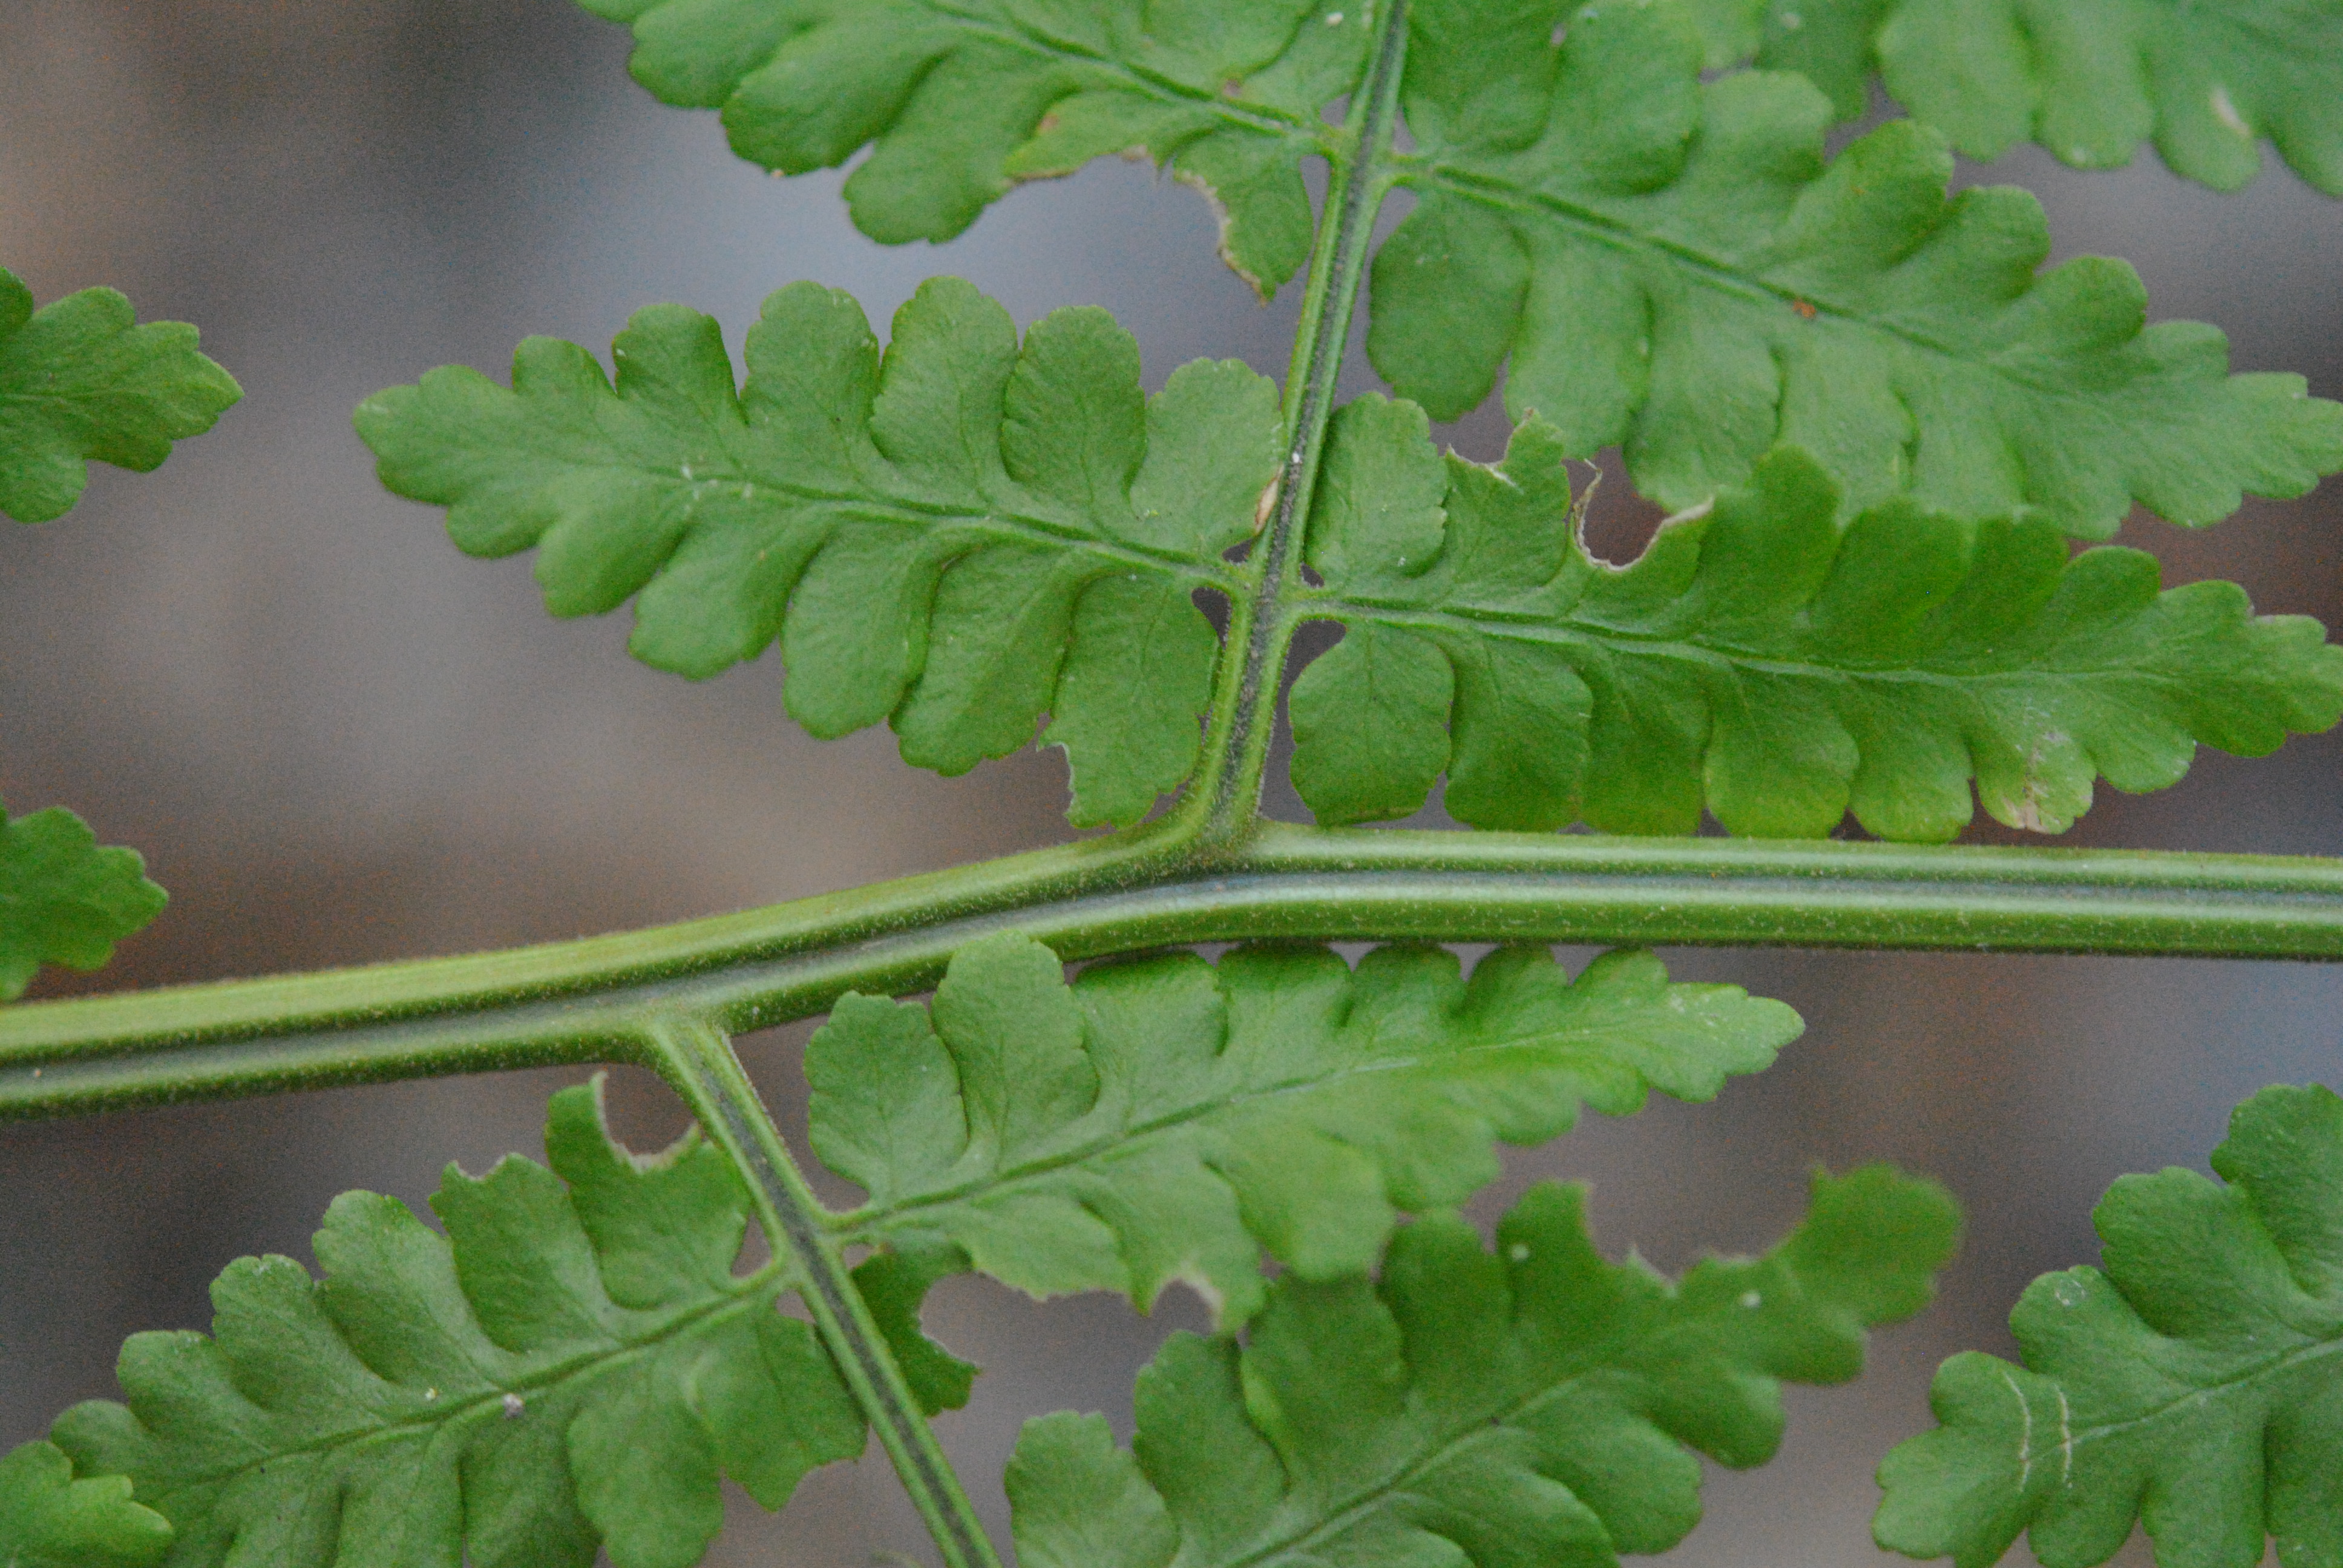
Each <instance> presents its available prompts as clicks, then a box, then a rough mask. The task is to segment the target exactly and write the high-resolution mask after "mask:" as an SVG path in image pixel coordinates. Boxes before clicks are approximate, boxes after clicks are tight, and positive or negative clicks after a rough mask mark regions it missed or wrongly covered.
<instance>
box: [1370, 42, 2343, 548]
mask: <svg viewBox="0 0 2343 1568" xmlns="http://www.w3.org/2000/svg"><path fill="white" fill-rule="evenodd" d="M1931 4H1932V5H1934V4H1935V0H1931ZM1524 12H1534V13H1535V18H1534V19H1543V18H1544V17H1546V16H1549V15H1551V16H1552V17H1553V18H1554V19H1556V20H1559V19H1560V18H1561V17H1562V16H1563V15H1564V13H1565V7H1564V6H1563V5H1559V4H1554V5H1544V6H1528V7H1515V6H1493V5H1483V3H1482V0H1419V4H1418V5H1416V6H1415V8H1414V9H1413V11H1412V13H1411V15H1412V17H1413V28H1414V38H1413V45H1412V46H1411V52H1410V54H1409V56H1408V62H1407V77H1406V83H1405V104H1406V110H1407V115H1408V120H1409V125H1410V126H1411V127H1412V128H1413V131H1414V134H1415V136H1416V143H1417V146H1416V151H1415V153H1414V155H1413V156H1412V157H1410V158H1409V159H1407V160H1406V161H1405V162H1404V164H1403V170H1402V175H1403V183H1404V184H1405V185H1407V186H1409V187H1411V188H1412V189H1413V190H1414V191H1415V193H1416V195H1417V205H1416V207H1415V210H1414V211H1413V212H1412V213H1411V214H1410V215H1409V216H1408V217H1407V218H1406V220H1405V221H1404V222H1403V223H1402V224H1401V225H1400V226H1399V228H1398V230H1397V231H1396V232H1395V233H1393V236H1392V237H1391V239H1390V240H1389V241H1388V242H1387V243H1386V244H1385V245H1384V246H1383V248H1382V250H1381V252H1380V253H1379V254H1378V255H1377V256H1376V258H1375V263H1374V273H1373V327H1372V330H1371V332H1370V335H1369V337H1368V348H1369V352H1370V353H1371V354H1372V356H1373V359H1374V362H1375V365H1376V367H1377V368H1378V369H1380V370H1381V371H1382V372H1383V375H1384V376H1385V377H1387V378H1388V379H1389V380H1390V381H1391V382H1392V384H1393V387H1396V388H1397V389H1398V390H1399V391H1400V392H1402V393H1403V394H1405V395H1406V396H1408V397H1412V398H1414V399H1415V400H1417V401H1419V402H1421V403H1423V405H1424V406H1425V407H1427V408H1429V409H1430V410H1431V411H1432V413H1433V416H1434V417H1437V418H1443V419H1448V418H1454V417H1458V416H1459V415H1461V414H1463V412H1464V411H1465V410H1466V409H1468V408H1471V407H1473V406H1475V405H1477V404H1478V403H1480V401H1481V400H1482V399H1483V397H1486V396H1487V394H1488V392H1489V390H1490V388H1491V387H1492V386H1493V383H1494V380H1495V377H1496V376H1497V374H1498V371H1499V369H1500V367H1503V368H1504V369H1505V374H1506V381H1505V403H1506V407H1508V408H1509V409H1510V410H1511V411H1512V412H1513V416H1514V417H1516V418H1526V417H1529V416H1530V415H1531V414H1533V413H1534V414H1536V415H1537V416H1539V417H1542V418H1544V420H1546V421H1547V422H1548V423H1550V424H1552V425H1553V426H1554V427H1555V428H1556V429H1557V430H1559V431H1560V432H1561V433H1562V437H1563V439H1564V444H1565V446H1566V447H1567V448H1568V449H1569V451H1570V452H1571V454H1572V455H1573V456H1579V457H1584V456H1589V455H1592V454H1593V453H1594V451H1596V450H1597V449H1599V448H1602V447H1607V446H1613V445H1624V447H1625V448H1626V456H1627V463H1628V467H1629V470H1630V472H1632V473H1633V474H1634V478H1635V483H1636V486H1637V487H1638V488H1639V489H1640V490H1642V491H1643V492H1644V494H1645V495H1648V496H1650V497H1652V498H1654V499H1655V500H1657V501H1659V502H1660V503H1661V504H1663V505H1664V506H1667V507H1671V508H1682V507H1686V506H1691V505H1694V504H1696V503H1697V502H1699V501H1700V500H1701V499H1702V498H1704V497H1706V496H1707V495H1709V494H1710V493H1711V492H1713V491H1714V490H1715V488H1716V487H1718V486H1720V485H1727V484H1735V483H1738V482H1740V481H1741V480H1742V479H1744V478H1745V477H1746V476H1747V475H1748V473H1749V471H1750V468H1751V467H1752V466H1753V465H1754V464H1755V462H1756V461H1757V459H1758V458H1759V457H1762V456H1763V455H1764V454H1765V452H1766V451H1767V450H1768V449H1770V448H1771V447H1774V446H1775V445H1777V444H1781V443H1785V442H1786V443H1789V444H1792V445H1796V446H1800V447H1805V449H1806V450H1807V451H1809V452H1810V453H1812V454H1813V455H1814V457H1815V459H1816V460H1817V461H1819V462H1820V463H1821V464H1822V465H1823V466H1824V467H1825V469H1827V470H1828V471H1829V472H1830V474H1831V475H1832V476H1833V477H1835V479H1836V480H1837V482H1838V484H1839V486H1840V488H1841V491H1842V494H1843V497H1844V498H1845V504H1846V506H1847V508H1848V509H1849V510H1850V511H1859V510H1862V509H1864V508H1868V507H1871V506H1874V505H1876V504H1877V503H1879V502H1881V501H1883V500H1885V499H1886V498H1889V497H1890V496H1894V495H1898V494H1907V493H1908V494H1910V495H1912V496H1913V497H1915V498H1916V499H1918V500H1919V501H1920V502H1921V503H1922V504H1924V505H1926V506H1930V507H1935V508H1942V509H1944V510H1946V511H1951V512H1956V513H1959V514H1961V515H1963V516H1969V517H1983V516H1990V515H1995V514H2006V513H2010V512H2016V511H2020V510H2022V511H2024V512H2026V513H2028V514H2038V515H2040V516H2043V517H2045V518H2049V519H2050V520H2051V521H2053V522H2055V523H2056V524H2057V525H2058V526H2059V527H2060V528H2064V529H2065V530H2066V532H2068V533H2070V534H2072V535H2074V536H2076V537H2077V538H2107V536H2109V535H2111V534H2112V533H2114V532H2115V530H2116V528H2117V525H2118V524H2119V523H2120V522H2121V521H2122V520H2123V518H2124V516H2125V514H2126V513H2127V511H2128V510H2129V509H2130V508H2131V507H2132V506H2133V504H2134V503H2137V504H2139V505H2141V506H2145V507H2147V508H2149V509H2150V510H2152V511H2155V512H2157V513H2158V514H2160V515H2161V516H2163V517H2165V518H2170V519H2171V520H2173V521H2175V522H2177V523H2184V524H2188V525H2191V526H2195V525H2201V524H2207V523H2212V522H2216V521H2217V520H2219V519H2220V518H2225V517H2227V516H2228V515H2229V514H2230V513H2231V512H2233V511H2235V510H2236V509H2237V507H2238V505H2239V503H2240V500H2241V498H2242V497H2243V496H2245V495H2247V494H2253V495H2263V496H2278V497H2291V496H2298V495H2301V494H2303V493H2305V492H2307V491H2308V490H2309V489H2310V488H2311V487H2313V486H2315V485H2316V484H2317V483H2318V479H2319V477H2321V476H2322V475H2325V474H2328V473H2332V472H2335V471H2337V470H2338V469H2343V405H2338V404H2334V403H2329V402H2326V401H2323V400H2319V399H2315V398H2311V397H2308V396H2307V395H2306V383H2305V382H2304V380H2303V379H2302V377H2298V376H2280V375H2249V376H2231V375H2229V374H2228V373H2227V359H2228V349H2227V340H2226V339H2225V338H2224V337H2222V336H2221V334H2220V333H2219V332H2217V330H2215V329H2214V328H2212V327H2206V326H2203V325H2200V324H2197V323H2191V322H2164V323H2158V324H2157V325H2154V326H2149V325H2147V297H2146V293H2145V291H2144V289H2143V288H2142V286H2141V285H2140V281H2139V278H2138V276H2137V275H2136V274H2135V273H2134V272H2133V271H2132V269H2131V268H2130V267H2129V266H2127V265H2125V264H2124V263H2121V262H2117V261H2109V260H2106V259H2104V258H2099V257H2082V258H2079V259H2077V260H2074V261H2069V262H2066V263H2065V264H2063V265H2061V266H2057V267H2055V268H2052V269H2050V270H2048V271H2046V272H2037V270H2036V269H2037V268H2039V267H2040V266H2041V265H2042V263H2043V261H2044V259H2045V258H2046V256H2048V254H2049V250H2050V238H2049V233H2048V229H2047V227H2046V224H2045V222H2044V219H2043V216H2042V209H2041V206H2040V204H2039V203H2037V202H2036V200H2035V198H2034V197H2033V196H2030V195H2028V194H2026V192H2024V191H2021V190H2017V189H2015V188H2010V187H1999V186H1979V187H1976V188H1971V189H1968V190H1964V191H1962V192H1960V193H1958V194H1957V195H1954V196H1947V194H1946V184H1947V182H1948V181H1949V179H1950V178H1951V176H1952V173H1953V162H1952V155H1951V151H1950V149H1949V148H1948V147H1946V145H1945V143H1944V140H1943V138H1942V137H1941V136H1938V135H1937V134H1936V132H1935V131H1933V130H1930V129H1928V128H1926V127H1925V126H1919V125H1916V124H1914V123H1912V122H1908V121H1896V122H1891V123H1890V124H1888V125H1885V126H1881V127H1880V128H1879V129H1878V130H1876V131H1874V132H1873V133H1871V134H1870V135H1868V136H1864V137H1862V138H1860V139H1858V140H1857V141H1855V143H1854V144H1853V145H1851V146H1848V147H1847V148H1846V150H1845V152H1843V153H1841V154H1840V155H1839V156H1837V157H1836V158H1835V159H1826V158H1825V152H1824V137H1825V133H1826V132H1827V130H1828V128H1829V124H1830V120H1831V111H1830V107H1829V105H1828V104H1827V103H1826V102H1825V100H1824V99H1823V98H1822V97H1821V96H1820V95H1818V94H1817V93H1816V92H1815V90H1814V89H1813V88H1812V87H1811V86H1809V85H1807V84H1806V83H1805V82H1803V81H1801V80H1799V79H1798V78H1796V77H1794V76H1789V75H1779V74H1773V73H1765V72H1745V73H1742V74H1740V75H1730V76H1726V77H1725V78H1724V79H1722V80H1719V81H1715V82H1713V83H1707V84H1704V83H1703V82H1702V80H1701V76H1700V66H1701V63H1702V47H1701V45H1700V42H1699V39H1698V37H1697V36H1696V35H1694V32H1693V31H1692V30H1691V29H1690V28H1689V27H1687V26H1686V25H1685V24H1684V20H1683V19H1682V18H1681V17H1680V16H1678V15H1676V14H1675V13H1674V10H1673V9H1671V8H1669V7H1666V6H1659V5H1644V6H1637V5H1616V6H1609V5H1606V6H1601V7H1589V8H1587V9H1586V10H1584V11H1583V12H1581V13H1578V14H1577V15H1576V17H1575V19H1574V21H1572V22H1571V25H1570V27H1569V29H1568V33H1567V35H1566V37H1565V38H1564V41H1563V43H1562V44H1561V45H1560V46H1559V47H1558V48H1556V47H1554V46H1552V45H1548V44H1546V43H1545V42H1544V36H1543V35H1540V34H1539V33H1538V30H1537V28H1536V27H1535V26H1534V25H1527V24H1528V22H1529V21H1530V20H1532V19H1533V18H1529V17H1525V16H1524V15H1523V13H1524ZM2338 101H2343V100H2338ZM1801 305H1803V306H1805V308H1804V309H1801V308H1799V307H1800V306H1801Z"/></svg>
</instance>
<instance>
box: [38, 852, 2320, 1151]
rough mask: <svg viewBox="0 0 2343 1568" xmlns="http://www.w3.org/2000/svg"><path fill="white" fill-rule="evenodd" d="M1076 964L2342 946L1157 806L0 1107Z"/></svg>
mask: <svg viewBox="0 0 2343 1568" xmlns="http://www.w3.org/2000/svg"><path fill="white" fill-rule="evenodd" d="M1000 930H1018V931H1022V932H1025V933H1027V934H1029V935H1031V936H1033V937H1035V938H1037V939H1038V940H1042V941H1046V942H1048V943H1050V944H1051V946H1052V947H1054V948H1056V949H1057V950H1058V951H1059V952H1060V953H1061V955H1063V956H1064V957H1065V958H1067V959H1068V960H1081V959H1086V958H1096V957H1101V956H1103V955H1106V954H1109V953H1117V952H1128V951H1131V950H1135V949H1141V948H1148V947H1155V946H1161V945H1167V944H1173V943H1182V942H1207V941H1244V940H1267V939H1308V940H1426V941H1537V942H1574V943H1577V942H1583V943H1597V944H1614V943H1615V944H1631V945H1651V946H1688V945H1704V946H1740V947H1753V946H1763V947H1802V948H1892V949H1906V950H1946V951H1975V952H2076V953H2107V954H2142V955H2149V954H2155V955H2166V956H2184V957H2187V956H2193V957H2213V958H2260V959H2311V960H2335V959H2343V860H2334V859H2288V858H2279V857H2268V856H2244V855H2184V854H2163V853H2152V852H2140V851H2109V850H2058V849H1987V848H1978V847H1961V846H1950V847H1913V846H1902V845H1890V844H1845V843H1835V842H1805V843H1787V842H1774V843H1769V842H1765V841H1760V840H1750V839H1616V838H1604V837H1597V836H1594V835H1582V834H1543V835H1541V834H1513V833H1440V832H1394V831H1383V832H1378V831H1373V830H1328V829H1306V828H1290V827H1280V826H1274V825H1271V826H1265V827H1264V828H1263V829H1262V830H1261V831H1260V832H1258V833H1257V834H1256V835H1255V836H1254V838H1253V839H1252V840H1251V841H1250V842H1249V843H1247V844H1246V845H1244V846H1243V847H1242V848H1241V849H1236V850H1234V851H1231V852H1227V853H1223V854H1219V855H1215V856H1213V857H1212V858H1211V859H1202V858H1199V857H1197V856H1195V855H1193V854H1191V853H1187V852H1183V851H1182V849H1179V848H1178V847H1177V846H1176V845H1172V844H1167V843H1166V842H1165V841H1164V840H1163V839H1161V836H1160V835H1153V834H1150V833H1147V832H1144V831H1142V832H1140V833H1136V834H1131V835H1125V836H1119V837H1117V838H1113V839H1098V840H1092V841H1091V842H1088V843H1082V844H1075V845H1069V846H1066V847H1064V848H1061V849H1044V850H1041V851H1037V852H1035V853H1033V854H1030V855H1021V856H1014V857H1011V858H1010V859H1003V860H995V861H990V862H987V863H984V864H981V865H976V866H970V867H965V868H962V869H958V870H953V871H946V872H940V873H936V874H933V875H930V876H925V877H915V878H910V879H906V880H903V881H900V882H893V883H882V884H880V885H879V886H876V887H871V888H865V889H861V890H857V891H855V892H852V893H846V894H834V895H830V896H826V897H822V898H817V899H809V900H801V901H799V902H797V903H789V904H779V905H776V906H773V907H772V908H769V909H765V910H751V911H749V912H747V913H743V914H737V915H724V916H719V917H715V918H713V919H709V920H693V921H689V922H687V923H685V924H682V925H676V926H667V927H661V928H657V929H654V930H644V931H633V932H627V933H624V934H621V935H617V936H608V937H595V938H589V939H588V940H583V941H576V942H563V943H557V944H553V945H550V946H546V947H539V948H529V949H523V950H517V951H511V952H503V953H495V954H488V955H484V956H481V957H477V958H452V959H433V960H422V961H418V962H411V963H401V964H386V965H381V966H377V967H374V968H369V969H358V970H336V971H330V972H327V973H324V974H316V975H302V976H293V977H287V978H282V979H272V980H245V981H235V982H230V983H227V984H222V985H207V986H191V987H181V988H176V989H173V990H155V991H142V992H129V993H126V994H123V995H118V996H106V997H94V998H89V999H85V1000H71V1001H55V1002H39V1003H32V1004H26V1005H19V1006H15V1007H12V1008H8V1009H5V1010H0V1118H5V1117H12V1116H45V1115H58V1114H65V1113H73V1112H80V1111H96V1110H100V1109H105V1108H107V1107H111V1106H121V1105H133V1104H142V1103H145V1104H151V1103H156V1102H160V1101H176V1100H186V1099H196V1098H214V1097H220V1096H232V1095H241V1094H257V1093H267V1092H271V1091H283V1090H292V1089H306V1088H315V1087H322V1086H325V1085H329V1084H339V1083H364V1082H377V1081H388V1080H397V1079H409V1078H426V1077H436V1076H442V1075H447V1074H451V1073H459V1072H478V1071H483V1070H493V1069H498V1068H511V1067H534V1066H544V1065H549V1064H554V1063H563V1062H586V1061H608V1060H620V1061H642V1060H645V1046H644V1041H645V1040H646V1038H647V1036H646V1030H647V1027H648V1024H649V1020H654V1019H657V1018H659V1017H666V1016H673V1015H677V1014H689V1015H690V1016H694V1017H700V1018H707V1019H709V1020H715V1021H717V1022H719V1023H721V1024H722V1025H723V1027H725V1028H727V1029H728V1030H731V1031H732V1032H735V1033H739V1032H742V1031H745V1030H752V1029H762V1028H769V1027H771V1026H773V1025H775V1024H779V1023H785V1022H788V1021H789V1020H794V1019H801V1018H808V1017H812V1016H814V1015H817V1014H819V1013H821V1012H823V1011H826V1010H828V1009H829V1007H830V1004H831V1002H833V1001H834V1000H836V999H837V998H838V997H839V996H840V994H841V993H843V992H845V991H847V990H862V991H866V992H870V993H883V994H890V995H900V994H903V993H905V992H907V991H911V990H920V989H921V988H923V987H926V986H930V985H932V984H933V983H934V982H935V980H936V979H937V978H938V977H939V976H940V974H941V973H942V972H943V966H944V964H945V962H946V960H948V959H949V958H950V955H951V953H952V952H953V951H954V950H956V949H957V948H959V947H960V946H961V945H963V944H965V943H966V942H968V941H969V940H972V939H973V938H975V937H978V936H981V935H985V934H989V933H990V932H994V931H1000Z"/></svg>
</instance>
